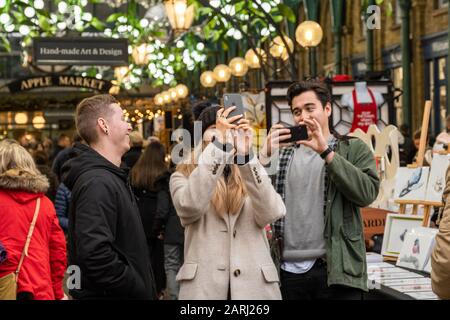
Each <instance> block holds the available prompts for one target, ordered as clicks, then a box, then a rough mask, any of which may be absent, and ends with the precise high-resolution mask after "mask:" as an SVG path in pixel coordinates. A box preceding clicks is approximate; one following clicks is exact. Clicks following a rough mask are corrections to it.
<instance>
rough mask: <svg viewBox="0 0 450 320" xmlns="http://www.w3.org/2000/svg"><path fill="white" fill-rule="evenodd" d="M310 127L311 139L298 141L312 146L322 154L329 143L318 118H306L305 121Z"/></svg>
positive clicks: (309, 134)
mask: <svg viewBox="0 0 450 320" xmlns="http://www.w3.org/2000/svg"><path fill="white" fill-rule="evenodd" d="M302 124H304V125H306V126H307V127H308V136H309V140H302V141H297V143H298V144H301V145H304V146H307V147H310V148H311V149H313V150H314V151H315V152H317V153H318V154H321V153H322V152H324V151H325V150H326V149H327V148H328V143H327V141H326V140H325V137H324V136H323V132H322V128H321V127H320V124H319V122H317V120H316V119H314V118H311V119H304V120H303V123H301V125H302Z"/></svg>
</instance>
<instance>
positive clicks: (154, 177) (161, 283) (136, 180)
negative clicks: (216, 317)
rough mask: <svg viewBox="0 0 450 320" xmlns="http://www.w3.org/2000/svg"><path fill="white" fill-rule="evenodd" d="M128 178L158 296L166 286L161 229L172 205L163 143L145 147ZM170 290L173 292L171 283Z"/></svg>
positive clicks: (163, 233) (153, 143) (160, 295)
mask: <svg viewBox="0 0 450 320" xmlns="http://www.w3.org/2000/svg"><path fill="white" fill-rule="evenodd" d="M130 178H131V185H132V187H133V191H134V194H135V195H136V197H137V199H138V206H139V212H140V214H141V220H142V223H143V226H144V231H145V235H146V238H147V245H148V248H149V250H150V251H149V257H150V261H151V263H152V269H153V273H154V276H155V281H156V290H157V292H158V295H159V297H160V298H161V297H162V295H163V290H164V289H165V288H166V270H165V268H164V239H165V236H166V235H165V232H164V231H165V230H164V229H165V227H166V226H167V223H168V221H167V220H168V219H167V218H168V217H167V215H168V214H169V212H168V211H170V208H171V206H172V207H173V205H172V201H171V199H170V197H167V195H168V189H169V179H170V173H169V171H168V169H167V164H166V162H165V150H164V146H163V145H162V144H161V143H159V142H152V143H150V144H149V145H148V146H147V148H146V149H145V151H144V153H143V154H142V156H141V157H140V158H139V160H138V161H137V163H136V165H135V166H134V167H133V169H132V170H131V174H130ZM178 268H179V267H178ZM171 284H172V283H171ZM169 290H172V291H173V284H172V288H169Z"/></svg>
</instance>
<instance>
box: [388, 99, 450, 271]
mask: <svg viewBox="0 0 450 320" xmlns="http://www.w3.org/2000/svg"><path fill="white" fill-rule="evenodd" d="M431 106H432V104H431V101H426V102H425V109H424V113H423V120H422V129H421V133H420V145H419V153H418V156H417V161H416V162H415V163H413V164H410V165H408V168H420V167H423V160H424V157H425V149H426V143H427V134H428V126H429V122H430V113H431ZM395 203H398V204H399V205H400V208H399V213H400V214H406V206H407V205H412V206H413V213H412V214H414V215H417V214H418V208H419V206H424V215H423V220H422V226H423V227H428V226H429V223H430V215H431V210H432V208H433V207H442V206H443V204H442V203H441V202H433V201H426V200H395ZM383 260H384V261H394V262H395V261H397V258H396V257H388V256H385V257H384V259H383Z"/></svg>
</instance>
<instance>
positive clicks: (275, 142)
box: [260, 124, 291, 157]
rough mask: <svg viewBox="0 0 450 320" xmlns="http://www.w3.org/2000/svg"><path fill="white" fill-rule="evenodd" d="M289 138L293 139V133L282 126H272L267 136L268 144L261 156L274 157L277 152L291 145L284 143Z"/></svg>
mask: <svg viewBox="0 0 450 320" xmlns="http://www.w3.org/2000/svg"><path fill="white" fill-rule="evenodd" d="M289 138H291V131H290V130H289V129H286V128H285V127H284V126H283V125H282V124H276V125H274V126H272V128H270V131H269V134H268V135H267V138H266V142H265V143H264V145H263V147H262V148H261V151H260V154H261V155H262V156H264V157H270V156H272V154H273V153H274V152H275V150H277V149H279V148H280V147H284V146H288V145H289V143H283V141H286V140H288V139H289Z"/></svg>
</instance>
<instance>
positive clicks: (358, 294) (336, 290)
mask: <svg viewBox="0 0 450 320" xmlns="http://www.w3.org/2000/svg"><path fill="white" fill-rule="evenodd" d="M281 294H282V296H283V300H362V296H363V291H362V290H360V289H356V288H350V287H344V286H339V285H332V286H330V287H329V286H328V284H327V266H326V264H325V263H324V262H322V261H321V260H319V259H318V260H317V261H316V263H315V264H314V266H313V267H312V269H311V270H309V271H308V272H306V273H303V274H295V273H291V272H287V271H284V270H281Z"/></svg>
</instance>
